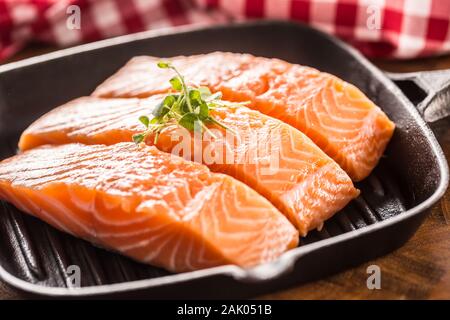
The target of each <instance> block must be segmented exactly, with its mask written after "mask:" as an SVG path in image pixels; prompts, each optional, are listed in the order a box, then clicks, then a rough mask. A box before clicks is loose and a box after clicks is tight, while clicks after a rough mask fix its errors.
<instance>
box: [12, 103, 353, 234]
mask: <svg viewBox="0 0 450 320" xmlns="http://www.w3.org/2000/svg"><path fill="white" fill-rule="evenodd" d="M161 99H162V96H152V97H150V98H147V99H102V98H96V97H83V98H79V99H76V100H74V101H71V102H69V103H67V104H66V105H63V106H61V107H59V108H56V109H54V110H53V111H51V112H49V113H48V114H47V115H44V116H43V117H42V118H40V119H38V120H37V121H36V122H35V123H33V124H32V125H31V126H30V127H29V128H28V129H27V130H26V131H25V132H24V133H23V135H22V137H21V139H20V142H19V148H20V149H21V150H28V149H30V148H34V147H36V146H39V145H43V144H64V143H71V142H80V143H84V144H114V143H118V142H124V141H131V137H132V135H133V134H136V133H140V132H142V131H143V130H145V127H144V126H143V125H142V124H141V123H140V122H139V121H138V118H139V116H141V115H149V114H151V111H152V110H153V109H154V108H155V107H156V106H157V104H158V103H159V102H160V101H161ZM212 115H213V116H214V117H215V118H216V119H219V120H220V121H221V122H222V123H224V124H225V125H226V126H227V127H228V128H230V129H232V130H233V131H234V132H235V133H236V135H234V134H233V135H232V139H231V140H227V136H226V134H227V133H228V134H229V133H230V130H227V131H226V132H225V130H224V129H220V130H218V127H211V128H210V129H211V130H214V129H215V130H217V132H216V137H215V138H211V139H208V138H207V137H206V135H205V136H203V137H202V136H199V137H197V136H194V135H193V134H192V133H190V132H188V131H187V130H185V129H180V127H178V126H170V127H167V128H166V129H165V130H163V132H162V133H161V135H160V136H159V139H158V143H157V145H156V146H157V147H158V148H159V149H160V150H162V151H165V152H172V153H175V154H176V155H180V156H183V157H185V158H186V159H188V160H195V161H198V162H203V163H204V164H206V165H208V167H209V168H210V169H211V170H212V171H214V172H220V173H225V174H228V175H231V176H233V177H234V178H236V179H238V180H240V181H242V182H244V183H246V184H247V185H248V186H250V187H252V188H253V189H255V190H256V191H257V192H259V193H260V194H262V195H263V196H265V197H266V198H267V199H268V200H270V201H271V202H272V203H273V204H274V205H275V206H276V207H277V208H278V209H279V210H280V211H281V212H282V213H284V214H285V215H286V216H287V217H288V218H289V220H290V221H291V222H292V223H293V224H294V225H295V226H296V227H297V229H298V230H299V232H300V234H301V235H306V233H307V232H308V231H309V230H312V229H315V228H318V227H321V225H322V223H323V221H325V220H326V219H328V218H329V217H331V216H332V215H333V214H335V213H336V212H337V211H339V210H340V209H342V208H343V207H344V206H345V205H347V204H348V202H349V201H350V200H352V199H353V198H355V197H356V196H357V195H358V193H359V191H358V190H357V189H355V187H354V186H353V183H352V181H351V179H350V178H349V177H348V175H347V174H346V173H345V172H344V171H343V170H342V169H341V168H340V167H339V166H338V165H337V164H336V163H335V162H334V161H333V160H332V159H331V158H329V157H328V156H327V155H326V154H325V153H323V151H322V150H320V149H319V148H318V147H317V146H316V145H315V144H314V143H313V142H312V141H311V140H310V139H309V138H308V137H306V136H305V135H304V134H302V133H301V132H300V131H298V130H296V129H295V128H293V127H291V126H289V125H287V124H285V123H283V122H281V121H279V120H277V119H274V118H271V117H268V116H265V115H263V114H261V113H259V112H257V111H254V110H251V109H249V108H246V107H242V106H238V107H222V108H217V109H215V110H214V111H212ZM186 133H187V135H186ZM180 141H181V142H182V143H186V144H185V145H187V148H184V149H183V148H180V150H181V151H183V152H178V151H177V148H178V147H179V146H180ZM199 141H200V144H201V149H199V148H197V149H196V148H194V146H195V144H196V143H199ZM146 142H147V143H148V144H152V143H153V142H154V139H153V137H149V138H148V139H147V140H146ZM211 155H212V156H211ZM221 155H222V157H220V156H221ZM216 156H217V157H216Z"/></svg>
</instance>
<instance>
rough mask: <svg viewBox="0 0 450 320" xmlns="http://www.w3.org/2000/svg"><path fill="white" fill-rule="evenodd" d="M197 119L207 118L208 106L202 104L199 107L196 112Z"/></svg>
mask: <svg viewBox="0 0 450 320" xmlns="http://www.w3.org/2000/svg"><path fill="white" fill-rule="evenodd" d="M198 115H199V118H200V119H202V120H206V119H208V117H209V107H208V105H207V104H206V103H205V102H203V103H202V104H201V105H200V106H199V112H198Z"/></svg>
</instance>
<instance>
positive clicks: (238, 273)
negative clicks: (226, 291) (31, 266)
mask: <svg viewBox="0 0 450 320" xmlns="http://www.w3.org/2000/svg"><path fill="white" fill-rule="evenodd" d="M251 26H279V27H289V28H292V27H295V28H306V29H308V30H310V31H311V32H315V33H316V34H317V35H318V36H320V37H322V38H327V39H328V40H329V41H332V42H333V43H334V44H335V45H337V46H338V47H340V48H341V49H342V50H343V51H346V52H348V53H349V54H350V55H351V56H352V57H353V58H354V59H355V60H357V61H359V62H360V63H361V64H362V65H364V66H365V67H366V68H367V69H368V70H369V72H371V73H372V75H373V76H374V77H375V78H377V80H380V81H381V82H383V83H385V84H386V85H387V86H388V89H389V90H391V91H392V92H393V93H394V94H395V95H396V96H397V97H398V99H399V100H400V102H401V103H403V104H404V106H405V108H407V111H408V112H410V114H411V115H412V116H413V118H414V120H415V122H416V124H417V125H418V126H419V127H420V128H421V129H422V131H423V134H424V137H425V138H426V139H427V141H428V143H429V144H430V145H431V146H430V147H431V149H432V151H433V156H434V157H435V158H436V161H437V164H438V167H439V172H440V181H439V183H438V185H437V187H436V189H435V191H434V192H433V194H432V195H431V196H430V197H428V198H427V199H426V200H424V201H423V202H421V203H420V204H418V205H416V206H414V207H413V208H411V209H409V210H407V211H405V212H404V213H402V214H400V215H397V216H395V217H392V218H390V219H387V220H384V221H381V222H378V223H376V224H373V225H370V226H367V227H364V228H362V229H357V230H353V231H350V232H346V233H344V234H341V235H338V236H334V237H331V238H328V239H325V240H321V241H318V242H315V243H311V244H308V245H305V246H301V247H297V248H295V249H292V250H290V251H288V252H286V253H284V254H283V255H282V256H281V257H280V258H278V259H277V260H275V261H273V262H271V263H267V264H263V265H260V266H256V267H254V268H252V269H247V270H245V269H242V268H240V267H237V266H233V265H226V266H219V267H215V268H209V269H204V270H197V271H192V272H187V273H180V274H171V275H167V276H163V277H158V278H152V279H142V280H135V281H128V282H122V283H115V284H106V285H99V286H88V287H81V288H62V287H48V286H44V285H40V284H34V283H30V282H27V281H25V280H22V279H20V278H17V277H15V276H13V275H12V274H10V273H9V272H7V271H6V270H5V269H4V268H3V267H2V266H1V265H0V279H2V280H3V281H5V282H6V283H8V284H10V285H12V286H14V287H16V288H18V289H21V290H24V291H26V292H29V293H34V294H39V295H45V296H54V297H81V296H96V295H102V294H110V293H121V292H127V291H135V290H142V289H145V288H153V287H159V286H162V285H166V284H172V285H175V284H179V283H183V282H188V281H192V280H197V279H201V278H206V277H211V276H216V275H221V276H229V277H231V278H233V279H234V280H236V281H240V282H247V283H251V282H260V281H269V280H274V279H276V278H278V277H280V276H281V275H283V274H285V273H286V272H288V271H289V270H291V269H292V268H293V267H294V264H295V262H296V261H297V259H298V258H300V257H301V256H303V255H306V254H308V253H310V252H312V251H314V250H316V249H318V248H319V247H327V246H331V245H334V244H337V243H341V242H345V241H348V240H350V239H353V238H356V237H360V236H362V235H364V234H369V233H372V232H375V231H377V230H379V229H382V228H385V227H388V226H390V225H394V224H397V223H400V222H401V221H403V220H406V219H408V218H410V217H412V216H414V215H417V214H419V213H421V212H423V211H424V210H427V209H429V208H430V207H431V206H433V205H434V204H435V203H436V202H437V201H439V199H440V198H441V197H442V196H443V195H444V193H445V191H446V189H447V187H448V183H449V169H448V164H447V161H446V158H445V156H444V153H443V151H442V148H441V147H440V145H439V143H438V142H437V140H436V138H435V136H434V134H433V132H432V131H431V129H430V128H429V127H428V125H427V124H426V123H425V120H424V119H423V118H422V117H421V116H420V114H419V112H418V111H417V109H416V108H415V107H414V106H413V105H412V104H411V102H410V101H409V100H408V99H407V98H406V96H405V95H404V94H403V93H402V92H401V90H400V89H399V88H398V87H397V86H396V85H395V84H394V83H393V82H392V81H391V80H390V79H389V78H388V77H386V75H385V74H384V73H383V72H382V71H381V70H379V69H378V68H377V67H375V66H374V65H373V64H372V63H371V62H370V61H368V60H367V59H366V58H365V57H364V56H363V55H362V54H361V53H359V52H358V51H357V50H356V49H354V48H352V47H350V46H349V45H347V44H346V43H344V42H342V41H341V40H339V39H337V38H335V37H332V36H330V35H327V34H325V33H323V32H321V31H319V30H316V29H313V28H311V27H308V26H306V25H303V24H300V23H295V22H289V21H283V20H263V21H247V22H239V23H233V24H231V25H230V24H218V25H214V26H204V25H203V26H198V25H194V26H181V27H176V28H170V29H166V28H165V29H160V30H150V31H144V32H139V33H135V34H130V35H125V36H120V37H115V38H111V39H106V40H101V41H97V42H93V43H88V44H83V45H79V46H75V47H72V48H68V49H62V50H58V51H55V52H52V53H47V54H44V55H40V56H36V57H32V58H28V59H25V60H21V61H17V62H12V63H9V64H5V65H3V66H0V75H1V74H2V73H5V72H8V71H13V70H16V69H19V68H24V67H28V66H32V65H34V64H38V63H43V62H47V61H51V60H54V59H59V58H62V57H65V56H70V55H73V54H77V53H82V52H89V51H94V50H96V49H101V48H107V47H112V46H116V45H123V44H126V43H130V42H133V41H139V40H145V39H150V38H156V37H160V36H165V35H171V34H175V33H176V34H183V33H185V34H186V33H190V32H200V31H205V30H211V29H230V28H242V27H251Z"/></svg>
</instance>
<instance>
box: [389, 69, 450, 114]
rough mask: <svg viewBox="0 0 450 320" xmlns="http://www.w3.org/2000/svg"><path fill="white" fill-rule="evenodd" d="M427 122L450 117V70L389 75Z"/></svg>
mask: <svg viewBox="0 0 450 320" xmlns="http://www.w3.org/2000/svg"><path fill="white" fill-rule="evenodd" d="M386 75H387V76H388V77H389V78H390V79H391V80H392V81H394V82H395V83H396V84H397V85H398V86H399V87H400V89H401V90H402V91H403V92H404V93H405V95H406V96H407V97H408V98H409V99H410V100H411V102H413V103H414V104H415V105H416V107H417V109H418V110H419V113H420V114H421V115H422V117H423V118H424V119H425V121H427V122H436V121H438V120H441V119H443V118H445V117H447V116H449V115H450V69H448V70H438V71H423V72H412V73H389V72H386Z"/></svg>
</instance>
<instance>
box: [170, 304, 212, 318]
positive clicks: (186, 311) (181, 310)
mask: <svg viewBox="0 0 450 320" xmlns="http://www.w3.org/2000/svg"><path fill="white" fill-rule="evenodd" d="M211 309H212V307H201V306H196V307H191V306H188V305H187V304H184V305H183V306H179V307H178V310H177V314H178V315H200V316H204V317H205V318H208V317H209V315H210V313H211Z"/></svg>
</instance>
